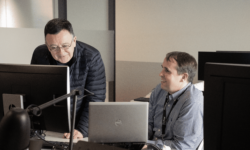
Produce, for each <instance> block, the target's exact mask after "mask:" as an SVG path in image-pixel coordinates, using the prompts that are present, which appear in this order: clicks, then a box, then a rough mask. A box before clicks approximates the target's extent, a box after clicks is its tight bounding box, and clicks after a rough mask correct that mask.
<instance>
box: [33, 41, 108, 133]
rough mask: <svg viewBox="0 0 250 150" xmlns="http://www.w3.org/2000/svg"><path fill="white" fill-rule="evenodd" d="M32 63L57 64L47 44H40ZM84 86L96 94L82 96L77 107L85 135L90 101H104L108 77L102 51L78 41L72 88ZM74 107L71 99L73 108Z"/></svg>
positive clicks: (77, 127) (71, 73)
mask: <svg viewBox="0 0 250 150" xmlns="http://www.w3.org/2000/svg"><path fill="white" fill-rule="evenodd" d="M31 64H42V65H57V63H56V61H55V60H54V59H53V57H52V55H51V54H50V52H49V50H48V48H47V46H46V45H45V44H44V45H40V46H38V47H37V48H36V49H35V50H34V53H33V56H32V60H31ZM76 88H77V89H80V90H81V91H82V93H84V92H83V91H84V88H85V89H87V90H89V91H90V92H93V93H94V94H95V95H93V96H87V97H85V98H81V96H79V98H78V101H77V108H76V126H75V128H76V129H77V130H79V131H80V132H81V133H82V134H83V136H84V137H87V136H88V120H89V102H103V101H104V100H105V93H106V77H105V69H104V64H103V61H102V58H101V55H100V52H99V51H98V50H97V49H95V48H94V47H92V46H90V45H87V44H85V43H83V42H80V41H77V42H76V47H75V49H74V55H73V58H72V64H71V65H70V90H71V91H72V90H74V89H76ZM72 108H73V104H72V99H71V110H72Z"/></svg>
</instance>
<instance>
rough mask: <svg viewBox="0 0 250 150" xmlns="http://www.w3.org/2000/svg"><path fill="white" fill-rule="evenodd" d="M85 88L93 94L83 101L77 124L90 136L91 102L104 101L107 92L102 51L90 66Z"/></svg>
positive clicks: (84, 134)
mask: <svg viewBox="0 0 250 150" xmlns="http://www.w3.org/2000/svg"><path fill="white" fill-rule="evenodd" d="M87 74H88V75H87V78H86V83H85V88H86V89H87V90H89V91H90V92H93V93H94V95H93V96H87V97H86V98H85V99H84V101H85V102H83V104H84V105H83V106H81V107H83V109H82V112H80V113H81V116H80V120H79V122H78V124H77V125H76V129H77V130H79V131H80V132H81V133H82V134H83V136H84V137H87V136H88V122H89V102H103V101H104V100H105V97H106V96H105V94H106V77H105V68H104V64H103V61H102V58H101V55H100V53H98V55H96V56H95V57H94V58H93V59H92V61H91V63H90V64H89V67H88V72H87Z"/></svg>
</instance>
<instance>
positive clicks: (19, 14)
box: [0, 0, 56, 28]
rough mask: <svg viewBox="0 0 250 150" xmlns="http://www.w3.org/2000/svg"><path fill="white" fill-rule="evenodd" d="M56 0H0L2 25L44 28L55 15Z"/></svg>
mask: <svg viewBox="0 0 250 150" xmlns="http://www.w3.org/2000/svg"><path fill="white" fill-rule="evenodd" d="M55 1H56V0H0V27H8V28H42V27H44V25H45V24H46V23H47V21H48V20H50V19H52V18H53V17H54V15H55V13H54V6H55Z"/></svg>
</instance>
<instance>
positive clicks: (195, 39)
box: [116, 0, 250, 62]
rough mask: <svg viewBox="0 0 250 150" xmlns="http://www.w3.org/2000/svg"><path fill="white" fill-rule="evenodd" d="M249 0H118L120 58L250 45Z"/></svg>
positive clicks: (149, 58) (159, 59)
mask: <svg viewBox="0 0 250 150" xmlns="http://www.w3.org/2000/svg"><path fill="white" fill-rule="evenodd" d="M249 8H250V1H247V0H209V1H204V0H185V1H181V0H154V1H152V0H136V1H135V0H126V1H124V0H117V1H116V45H117V46H116V60H121V61H142V62H162V60H163V58H164V56H165V54H166V53H167V52H170V51H186V52H188V53H190V54H192V55H194V56H195V58H197V56H198V51H215V50H249V49H250V42H249V39H250V17H249V14H250V9H249Z"/></svg>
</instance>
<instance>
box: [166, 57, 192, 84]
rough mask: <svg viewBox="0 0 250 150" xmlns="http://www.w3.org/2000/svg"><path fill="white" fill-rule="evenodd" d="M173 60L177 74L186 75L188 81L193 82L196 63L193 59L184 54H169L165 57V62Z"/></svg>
mask: <svg viewBox="0 0 250 150" xmlns="http://www.w3.org/2000/svg"><path fill="white" fill-rule="evenodd" d="M170 58H173V59H174V60H175V61H176V62H177V65H178V66H177V68H176V70H177V73H178V74H179V75H180V74H183V73H188V81H189V82H193V79H194V76H195V73H196V70H197V62H196V60H195V58H194V57H193V56H191V55H189V54H188V53H185V52H170V53H167V55H166V60H167V61H170Z"/></svg>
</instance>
